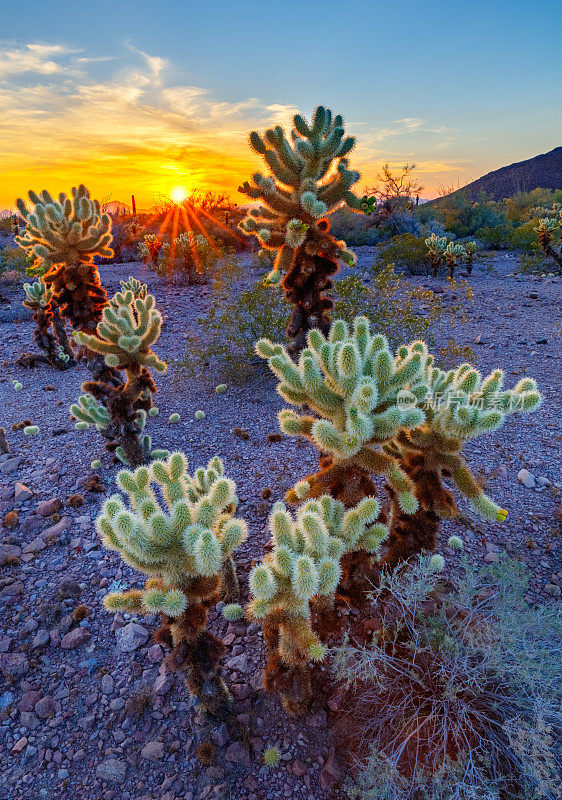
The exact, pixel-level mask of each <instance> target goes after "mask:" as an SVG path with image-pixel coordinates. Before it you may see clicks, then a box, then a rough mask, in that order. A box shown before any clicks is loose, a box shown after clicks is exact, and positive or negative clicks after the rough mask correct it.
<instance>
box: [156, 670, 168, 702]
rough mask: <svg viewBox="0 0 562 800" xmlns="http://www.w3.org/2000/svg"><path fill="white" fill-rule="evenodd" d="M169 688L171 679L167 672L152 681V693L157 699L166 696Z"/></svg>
mask: <svg viewBox="0 0 562 800" xmlns="http://www.w3.org/2000/svg"><path fill="white" fill-rule="evenodd" d="M171 688H172V677H171V675H170V674H169V673H168V672H165V673H164V674H163V675H159V676H158V677H157V678H156V680H155V681H154V687H153V692H154V694H156V695H158V696H159V697H163V696H164V695H165V694H168V692H169V691H170V689H171Z"/></svg>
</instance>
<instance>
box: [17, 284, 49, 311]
mask: <svg viewBox="0 0 562 800" xmlns="http://www.w3.org/2000/svg"><path fill="white" fill-rule="evenodd" d="M23 289H24V291H25V300H24V301H23V305H24V306H25V307H26V308H30V309H31V310H32V311H36V310H38V309H41V308H46V307H47V306H48V305H49V303H50V302H51V300H52V297H53V293H52V291H51V289H50V288H49V287H48V286H46V285H45V284H44V283H43V281H34V282H33V283H24V285H23Z"/></svg>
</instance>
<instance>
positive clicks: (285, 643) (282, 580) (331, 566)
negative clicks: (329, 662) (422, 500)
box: [247, 495, 388, 714]
mask: <svg viewBox="0 0 562 800" xmlns="http://www.w3.org/2000/svg"><path fill="white" fill-rule="evenodd" d="M379 511H380V509H379V504H378V501H377V500H376V498H374V497H366V498H364V499H363V500H362V501H361V502H360V503H359V504H358V505H357V506H356V507H355V508H353V509H349V510H346V508H345V506H344V504H343V503H341V502H340V501H339V500H334V499H333V498H331V497H328V496H326V495H324V496H322V497H320V498H318V500H312V501H308V502H307V503H305V504H304V505H303V506H301V507H300V508H299V511H298V513H297V515H296V519H293V517H292V515H291V514H290V513H289V512H288V511H287V509H286V508H285V506H284V505H283V503H275V505H274V507H273V510H272V512H271V515H270V518H269V528H270V531H271V535H272V545H273V546H272V550H271V552H270V553H268V554H267V555H266V557H265V558H264V560H263V562H262V563H260V564H258V565H257V566H255V567H254V568H253V570H252V572H251V573H250V592H251V595H252V600H251V602H250V604H249V606H248V608H247V613H248V615H249V616H250V618H252V619H255V620H257V621H259V622H260V623H261V624H262V626H263V631H264V638H265V642H266V645H267V648H268V662H267V666H266V670H265V687H266V689H267V690H268V691H278V692H279V693H280V694H281V697H282V700H283V705H284V706H285V708H286V709H287V710H288V711H290V712H291V713H293V714H299V713H304V712H305V711H306V710H307V709H308V708H309V707H310V705H311V702H312V686H311V665H312V663H313V662H318V661H322V660H323V658H324V655H325V647H324V645H323V644H322V642H321V640H320V638H319V631H315V630H314V626H313V612H315V611H316V612H322V611H325V610H326V609H330V608H331V607H332V606H333V603H334V596H335V593H336V588H337V586H338V584H339V582H340V578H341V573H342V570H341V566H340V560H341V558H342V556H343V555H344V554H345V553H350V552H354V551H359V550H360V551H363V552H368V553H373V554H376V553H378V550H379V547H380V544H381V542H382V541H383V540H384V539H385V537H386V536H387V535H388V529H387V527H386V526H385V525H384V524H382V523H376V524H373V523H375V521H376V519H377V517H378V515H379Z"/></svg>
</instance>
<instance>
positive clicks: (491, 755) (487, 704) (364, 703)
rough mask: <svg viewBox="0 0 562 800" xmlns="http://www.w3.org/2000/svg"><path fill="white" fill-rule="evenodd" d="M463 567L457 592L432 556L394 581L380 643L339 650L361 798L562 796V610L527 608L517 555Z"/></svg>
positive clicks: (383, 591) (338, 670) (381, 603)
mask: <svg viewBox="0 0 562 800" xmlns="http://www.w3.org/2000/svg"><path fill="white" fill-rule="evenodd" d="M463 567H464V569H465V574H464V577H463V578H462V579H461V580H460V581H459V583H458V585H457V586H456V587H454V586H452V584H451V583H445V582H444V581H443V578H442V577H440V576H439V575H438V574H436V573H435V572H433V571H432V570H431V568H430V558H429V557H426V558H422V559H420V561H419V563H418V564H417V565H415V566H413V567H412V568H411V569H409V570H407V571H404V570H403V569H401V570H397V571H396V572H394V573H393V574H391V575H386V576H383V579H382V581H381V585H380V587H379V588H377V590H376V591H375V593H374V596H373V600H374V601H375V603H376V608H377V612H376V613H377V617H376V619H377V621H378V624H377V626H376V629H375V631H374V635H373V641H372V644H370V645H367V646H364V647H361V646H353V645H350V644H348V643H346V644H344V646H342V647H340V648H339V649H337V650H336V651H335V652H334V653H333V656H334V660H333V665H334V666H333V669H334V673H335V676H336V678H337V679H338V680H342V681H344V682H345V685H346V686H347V693H345V694H344V695H343V697H340V707H342V708H344V709H345V711H346V718H345V719H344V720H343V725H342V729H343V726H345V730H346V734H347V737H348V742H349V747H350V748H351V749H352V750H353V751H354V753H353V754H354V755H355V756H356V757H357V759H358V761H359V764H360V766H359V768H358V770H357V772H356V779H355V782H354V784H352V785H350V786H349V795H350V797H352V798H360V799H361V800H381V799H384V800H418V798H424V800H474V799H475V798H479V800H499V798H502V799H503V798H506V799H507V798H510V799H513V800H515V799H516V798H539V797H542V798H549V800H554V798H555V797H559V795H558V793H557V792H558V788H559V783H558V777H559V768H560V762H559V758H560V755H559V752H557V745H556V741H555V739H556V733H557V731H558V730H559V729H560V724H561V716H560V702H561V700H562V692H561V683H560V679H559V677H560V676H559V642H560V637H561V635H562V626H561V617H560V613H559V612H557V611H556V610H554V609H549V608H546V607H531V606H529V605H528V604H527V602H526V601H525V592H526V590H527V585H528V581H527V576H526V574H525V572H524V568H523V567H522V565H521V564H520V563H519V562H517V561H515V560H509V559H506V558H502V559H500V560H499V561H498V562H497V563H496V564H493V565H490V566H489V567H485V568H484V569H480V570H476V568H474V567H471V566H469V565H468V563H467V562H466V561H464V562H463ZM357 743H360V744H359V745H358V744H357Z"/></svg>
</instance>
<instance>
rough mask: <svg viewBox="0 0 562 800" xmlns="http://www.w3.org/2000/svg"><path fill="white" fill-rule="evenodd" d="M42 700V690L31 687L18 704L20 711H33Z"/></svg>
mask: <svg viewBox="0 0 562 800" xmlns="http://www.w3.org/2000/svg"><path fill="white" fill-rule="evenodd" d="M39 700H41V692H38V691H35V690H34V689H30V690H29V691H28V692H25V694H24V695H23V697H22V698H21V700H20V701H19V703H18V705H17V709H18V711H33V709H34V708H35V704H36V703H38V702H39Z"/></svg>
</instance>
